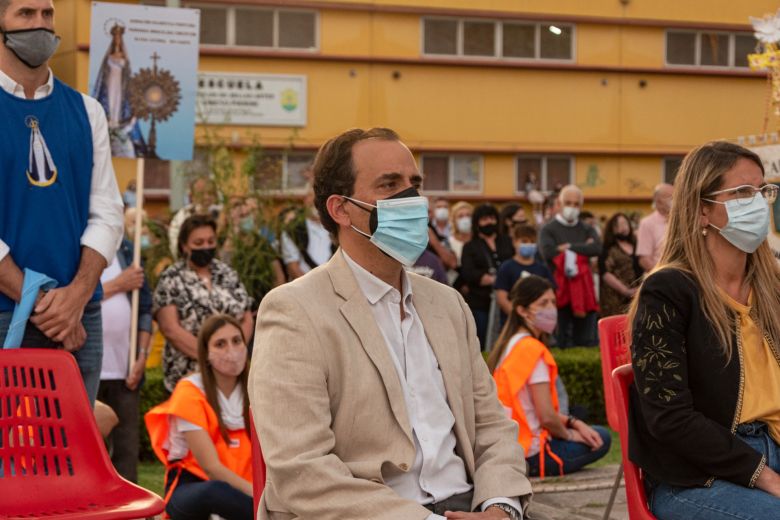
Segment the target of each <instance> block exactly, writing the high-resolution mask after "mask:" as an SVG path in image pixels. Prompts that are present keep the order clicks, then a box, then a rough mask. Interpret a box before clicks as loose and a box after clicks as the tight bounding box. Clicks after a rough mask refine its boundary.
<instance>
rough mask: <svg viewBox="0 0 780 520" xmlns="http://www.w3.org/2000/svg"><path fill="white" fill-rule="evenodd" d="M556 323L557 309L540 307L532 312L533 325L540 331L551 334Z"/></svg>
mask: <svg viewBox="0 0 780 520" xmlns="http://www.w3.org/2000/svg"><path fill="white" fill-rule="evenodd" d="M557 324H558V309H540V310H538V311H536V313H534V322H533V325H534V327H536V328H537V329H539V330H541V331H542V332H546V333H547V334H552V332H553V331H554V330H555V325H557Z"/></svg>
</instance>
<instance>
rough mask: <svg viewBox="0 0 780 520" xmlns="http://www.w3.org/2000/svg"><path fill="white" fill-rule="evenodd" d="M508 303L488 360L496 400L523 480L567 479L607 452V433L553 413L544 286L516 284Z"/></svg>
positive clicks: (549, 313)
mask: <svg viewBox="0 0 780 520" xmlns="http://www.w3.org/2000/svg"><path fill="white" fill-rule="evenodd" d="M509 297H510V300H511V302H512V309H513V310H514V312H512V313H511V314H510V316H509V318H508V319H507V322H506V324H505V325H504V328H503V329H502V331H501V336H500V337H499V338H498V341H497V342H496V344H495V345H494V347H493V350H492V351H491V352H490V356H489V357H488V366H489V367H490V370H491V371H492V372H493V377H494V379H495V380H496V386H497V390H498V398H499V400H500V401H501V403H502V404H503V405H504V408H505V409H506V410H507V413H508V414H510V415H511V417H512V419H514V420H515V421H516V422H517V424H518V426H519V433H518V442H519V443H520V444H521V445H522V446H523V450H524V452H525V454H526V459H525V460H526V463H527V465H528V475H529V476H539V475H541V476H542V477H544V476H545V475H562V474H565V473H572V472H574V471H577V470H578V469H580V468H582V467H583V466H585V465H586V464H590V463H591V462H594V461H596V460H598V459H600V458H601V457H603V456H604V455H605V454H606V453H607V452H608V451H609V445H610V440H611V438H610V435H609V432H608V431H607V430H606V429H605V428H603V427H601V426H593V427H591V426H588V425H587V424H585V423H584V422H582V421H581V420H579V419H577V418H576V417H573V416H568V417H567V416H565V415H563V414H561V413H559V412H558V393H557V391H556V387H555V380H556V378H557V376H558V366H557V365H556V364H555V360H554V359H553V357H552V354H550V351H549V350H548V349H547V347H546V346H545V344H544V341H546V340H547V338H549V335H550V334H551V333H552V332H553V330H555V325H556V322H557V307H556V304H555V292H554V290H553V287H552V285H551V284H550V282H549V281H548V280H545V279H544V278H541V277H539V276H533V275H532V276H527V277H525V278H520V280H518V281H517V283H515V285H514V286H513V287H512V290H511V291H510V293H509Z"/></svg>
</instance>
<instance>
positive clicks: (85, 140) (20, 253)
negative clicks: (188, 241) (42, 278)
mask: <svg viewBox="0 0 780 520" xmlns="http://www.w3.org/2000/svg"><path fill="white" fill-rule="evenodd" d="M36 127H37V129H38V131H39V132H34V131H33V130H34V128H36ZM36 133H37V134H38V136H39V137H38V138H37V139H33V135H34V134H36ZM40 136H42V138H43V139H40ZM43 142H45V145H46V146H45V149H44V148H42V147H41V144H42V143H43ZM33 146H35V148H36V153H35V154H33V155H34V156H37V160H35V159H34V158H33V159H32V160H31V147H33ZM46 150H48V153H47V152H46ZM92 164H93V157H92V128H91V126H90V124H89V119H88V117H87V110H86V108H85V107H84V100H83V98H82V96H81V94H80V93H78V92H76V91H75V90H73V89H71V88H70V87H68V86H67V85H65V84H63V83H62V82H60V81H59V80H57V79H55V80H54V89H53V91H52V93H51V95H50V96H48V97H46V98H43V99H37V100H28V99H21V98H17V97H15V96H13V95H11V94H9V93H7V92H6V91H5V90H3V89H1V88H0V239H2V240H3V242H5V243H6V244H8V246H9V247H10V249H11V257H12V258H13V260H14V262H15V263H16V265H18V266H19V268H21V269H22V270H24V268H29V269H32V270H34V271H37V272H39V273H43V274H46V275H48V276H50V277H52V278H54V279H55V280H57V282H58V285H59V286H60V287H62V286H65V285H68V284H69V283H70V282H71V281H72V280H73V278H74V276H75V275H76V271H77V270H78V266H79V261H80V259H81V244H80V240H81V235H82V233H83V232H84V229H86V227H87V219H88V217H89V194H90V186H91V183H92ZM52 165H53V167H54V168H51V167H50V166H52ZM41 166H43V168H41ZM101 297H102V290H101V288H100V286H98V288H97V290H96V291H95V294H94V295H93V297H92V300H93V301H95V300H99V299H100V298H101ZM13 307H14V302H13V300H11V299H10V298H8V297H7V296H5V295H4V294H2V293H0V312H6V311H10V310H13Z"/></svg>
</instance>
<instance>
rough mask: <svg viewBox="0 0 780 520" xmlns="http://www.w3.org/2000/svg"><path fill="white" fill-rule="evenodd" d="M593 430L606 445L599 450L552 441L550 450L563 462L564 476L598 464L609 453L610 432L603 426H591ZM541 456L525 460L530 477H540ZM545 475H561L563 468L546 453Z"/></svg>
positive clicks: (570, 442) (571, 443) (561, 441)
mask: <svg viewBox="0 0 780 520" xmlns="http://www.w3.org/2000/svg"><path fill="white" fill-rule="evenodd" d="M591 428H593V429H594V430H596V432H597V433H598V434H599V436H601V440H602V441H604V444H602V445H601V447H600V448H599V449H597V450H591V449H590V447H589V446H588V445H587V444H582V443H580V442H573V441H563V440H560V439H552V440H551V441H550V449H552V452H553V453H554V454H555V455H556V456H557V457H558V458H559V459H561V461H562V462H563V474H564V475H568V474H569V473H574V472H575V471H577V470H580V469H582V468H583V467H584V466H587V465H588V464H590V463H592V462H596V461H597V460H599V459H600V458H602V457H603V456H604V455H606V454H607V452H608V451H609V446H610V444H611V443H612V436H610V434H609V431H608V430H607V429H606V428H604V427H603V426H591ZM545 451H546V450H545ZM540 456H541V452H540V453H539V454H537V455H533V456H531V457H528V458H527V459H525V462H526V465H527V466H528V467H527V474H528V476H529V477H538V476H539V457H540ZM544 474H545V476H550V477H554V476H558V475H560V474H561V467H560V466H559V465H558V462H557V461H556V460H555V459H553V458H552V457H551V456H550V454H549V453H546V452H545V454H544Z"/></svg>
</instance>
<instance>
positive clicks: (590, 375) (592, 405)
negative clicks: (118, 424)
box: [140, 347, 607, 460]
mask: <svg viewBox="0 0 780 520" xmlns="http://www.w3.org/2000/svg"><path fill="white" fill-rule="evenodd" d="M552 354H553V356H554V357H555V361H556V363H558V371H559V373H560V375H561V378H562V379H563V381H564V383H565V385H566V391H567V392H568V393H569V404H570V405H579V406H583V407H585V408H587V409H588V412H589V416H588V422H590V423H593V424H607V418H606V413H605V411H604V387H603V385H602V383H601V355H600V354H599V349H597V348H590V347H578V348H569V349H552ZM167 398H168V392H167V391H166V390H165V387H164V386H163V374H162V370H161V369H159V368H155V369H151V370H147V371H146V382H145V383H144V386H143V388H142V390H141V452H140V457H141V460H154V459H155V456H154V453H153V452H152V448H151V445H150V444H149V435H148V434H147V432H146V426H145V425H144V421H143V416H144V414H145V413H146V412H147V411H148V410H149V409H150V408H151V407H153V406H155V405H157V404H159V403H161V402H163V401H164V400H165V399H167Z"/></svg>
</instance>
